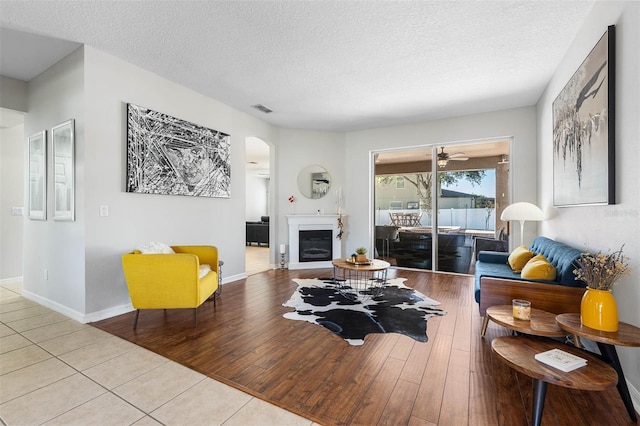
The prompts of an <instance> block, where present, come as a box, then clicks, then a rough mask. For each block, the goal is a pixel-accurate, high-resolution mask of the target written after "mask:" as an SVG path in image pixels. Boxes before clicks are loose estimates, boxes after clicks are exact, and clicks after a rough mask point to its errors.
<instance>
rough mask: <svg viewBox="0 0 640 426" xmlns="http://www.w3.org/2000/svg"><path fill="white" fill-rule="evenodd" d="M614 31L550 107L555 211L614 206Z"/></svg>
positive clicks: (585, 61)
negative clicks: (557, 209) (571, 207)
mask: <svg viewBox="0 0 640 426" xmlns="http://www.w3.org/2000/svg"><path fill="white" fill-rule="evenodd" d="M614 108H615V26H613V25H612V26H610V27H609V28H608V29H607V31H606V32H605V33H604V35H603V36H602V37H601V38H600V40H599V41H598V43H597V44H596V45H595V47H594V48H593V50H591V52H590V53H589V55H588V56H587V58H586V59H585V60H584V62H582V64H581V65H580V67H579V68H578V70H577V71H576V72H575V74H573V76H572V77H571V79H570V80H569V82H568V83H567V84H566V85H565V87H564V88H563V89H562V91H561V92H560V94H559V95H558V97H557V98H556V99H555V101H554V102H553V205H554V206H556V207H566V206H579V205H595V204H614V203H615V109H614Z"/></svg>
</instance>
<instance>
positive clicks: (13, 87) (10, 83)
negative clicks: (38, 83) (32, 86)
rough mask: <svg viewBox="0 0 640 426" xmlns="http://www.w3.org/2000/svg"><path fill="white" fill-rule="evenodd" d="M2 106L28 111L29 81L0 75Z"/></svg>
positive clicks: (0, 103) (0, 100)
mask: <svg viewBox="0 0 640 426" xmlns="http://www.w3.org/2000/svg"><path fill="white" fill-rule="evenodd" d="M0 92H2V96H0V107H2V108H9V109H13V110H16V111H22V112H27V83H26V82H24V81H22V80H16V79H15V78H11V77H7V76H5V75H0Z"/></svg>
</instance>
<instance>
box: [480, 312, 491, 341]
mask: <svg viewBox="0 0 640 426" xmlns="http://www.w3.org/2000/svg"><path fill="white" fill-rule="evenodd" d="M488 325H489V315H487V314H486V313H485V314H484V319H483V320H482V328H481V329H480V337H484V333H486V332H487V326H488Z"/></svg>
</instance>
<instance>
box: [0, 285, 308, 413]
mask: <svg viewBox="0 0 640 426" xmlns="http://www.w3.org/2000/svg"><path fill="white" fill-rule="evenodd" d="M21 290H22V285H21V284H4V285H2V286H0V419H1V420H2V424H3V425H10V426H11V425H21V426H22V425H41V424H46V425H88V424H92V425H100V426H102V425H134V424H135V425H159V424H163V425H312V424H313V423H312V422H311V421H310V420H307V419H305V418H302V417H299V416H297V415H295V414H293V413H290V412H288V411H286V410H283V409H281V408H278V407H276V406H274V405H271V404H268V403H266V402H264V401H262V400H260V399H258V398H254V397H252V396H250V395H248V394H246V393H244V392H241V391H239V390H237V389H234V388H232V387H230V386H227V385H225V384H222V383H220V382H217V381H215V380H213V379H211V378H209V377H207V376H204V375H202V374H200V373H197V372H195V371H193V370H190V369H188V368H186V367H183V366H182V365H180V364H177V363H175V362H173V361H170V360H168V359H166V358H163V357H161V356H159V355H157V354H155V353H153V352H150V351H148V350H146V349H143V348H141V347H139V346H136V345H134V344H132V343H130V342H127V341H125V340H122V339H120V338H118V337H115V336H112V335H110V334H108V333H105V332H103V331H102V330H98V329H96V328H93V327H91V326H89V325H86V324H81V323H78V322H76V321H74V320H71V319H69V318H67V317H65V316H64V315H61V314H58V313H56V312H54V311H51V310H50V309H47V308H45V307H42V306H40V305H38V304H37V303H34V302H31V301H29V300H27V299H25V298H23V297H22V296H21V295H20V294H21Z"/></svg>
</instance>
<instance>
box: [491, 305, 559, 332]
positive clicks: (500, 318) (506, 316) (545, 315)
mask: <svg viewBox="0 0 640 426" xmlns="http://www.w3.org/2000/svg"><path fill="white" fill-rule="evenodd" d="M489 320H492V321H493V322H495V323H497V324H500V325H501V326H503V327H507V328H508V329H510V330H513V331H517V332H518V333H524V334H530V335H533V336H546V337H564V336H566V335H567V334H569V333H567V332H566V331H564V330H562V329H561V328H560V327H558V324H557V323H556V314H552V313H551V312H547V311H543V310H542V309H536V308H531V320H529V321H523V320H519V319H515V318H514V317H513V307H512V306H511V305H498V306H491V307H490V308H487V313H486V314H485V316H484V321H483V323H482V330H481V331H480V335H481V336H482V337H484V334H485V332H486V331H487V325H488V324H489Z"/></svg>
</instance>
